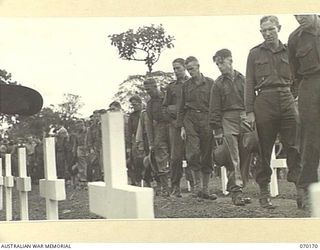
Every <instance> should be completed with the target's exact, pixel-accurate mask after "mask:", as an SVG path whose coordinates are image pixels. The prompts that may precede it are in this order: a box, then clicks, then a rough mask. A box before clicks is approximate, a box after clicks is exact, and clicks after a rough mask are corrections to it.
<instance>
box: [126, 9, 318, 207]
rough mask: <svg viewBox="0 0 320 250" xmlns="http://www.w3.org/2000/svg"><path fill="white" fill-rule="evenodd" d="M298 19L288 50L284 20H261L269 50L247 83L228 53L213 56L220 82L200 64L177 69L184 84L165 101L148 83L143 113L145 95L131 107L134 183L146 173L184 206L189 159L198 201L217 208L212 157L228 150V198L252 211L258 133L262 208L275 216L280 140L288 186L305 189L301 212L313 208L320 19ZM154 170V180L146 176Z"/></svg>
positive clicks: (175, 85)
mask: <svg viewBox="0 0 320 250" xmlns="http://www.w3.org/2000/svg"><path fill="white" fill-rule="evenodd" d="M295 18H296V20H297V21H298V23H299V24H300V26H299V27H298V28H297V29H296V30H295V31H293V32H292V34H291V35H290V37H289V41H288V46H287V45H285V44H284V43H282V42H281V41H280V40H279V38H278V33H279V32H280V30H281V25H280V23H279V20H278V18H277V17H276V16H264V17H263V18H261V20H260V33H261V34H262V36H263V39H264V41H263V42H262V43H261V44H259V45H257V46H255V47H254V48H252V49H251V50H250V52H249V55H248V58H247V68H246V77H245V76H243V75H242V74H241V73H240V72H238V71H237V70H235V69H233V66H232V64H233V58H232V53H231V51H230V50H228V49H221V50H219V51H217V52H216V53H215V54H214V56H213V63H214V64H216V66H217V67H218V69H219V70H220V72H221V75H220V76H219V77H218V78H217V79H216V81H213V80H212V79H210V78H209V77H206V76H204V75H203V74H202V73H201V71H200V63H199V61H198V60H197V58H195V57H193V56H189V57H188V58H186V59H185V60H184V59H182V58H177V59H175V60H174V61H173V62H172V67H173V70H174V73H175V75H176V80H175V81H174V82H172V83H170V84H169V85H168V86H167V87H166V91H165V95H164V96H162V95H161V91H160V90H159V89H158V87H157V83H156V81H155V80H154V79H152V78H148V79H146V80H145V81H144V90H145V91H146V93H147V94H148V95H149V96H150V99H149V101H148V102H147V104H146V108H145V110H142V101H141V99H140V98H139V96H133V97H131V98H130V100H129V101H130V103H131V105H132V107H133V109H134V111H133V112H132V113H131V114H130V115H129V122H128V127H129V129H128V131H129V132H128V135H129V137H130V141H131V143H130V146H129V147H128V148H129V150H128V153H129V155H130V159H131V161H130V163H131V165H132V167H131V169H132V172H133V173H132V179H133V180H137V182H139V181H140V180H141V178H146V179H148V178H147V177H143V176H142V173H143V174H144V176H148V175H149V176H154V178H155V179H156V181H157V183H158V186H159V190H161V193H162V195H164V196H169V195H174V196H177V197H179V196H181V194H180V180H181V176H182V172H183V171H182V162H183V160H184V159H186V161H187V164H188V170H189V172H191V177H190V175H189V180H190V183H191V186H192V196H194V197H197V198H202V199H209V200H215V199H217V195H215V194H211V193H210V192H209V188H208V183H209V177H210V174H211V172H212V165H213V164H212V163H213V162H214V161H215V160H216V159H215V158H219V157H220V156H219V155H217V154H215V153H213V154H212V152H217V151H218V150H215V149H217V148H221V147H222V145H223V146H224V148H226V149H227V152H228V159H229V160H228V161H226V162H224V165H225V167H226V169H227V176H228V183H227V191H229V192H230V193H231V200H232V203H233V204H234V205H236V206H244V205H246V204H248V203H250V202H251V199H250V197H247V195H245V194H244V193H243V187H244V185H245V183H246V176H247V174H248V169H249V167H248V165H249V164H250V154H251V153H252V152H253V148H254V147H248V145H246V144H247V140H245V138H247V137H246V136H247V135H248V134H250V135H254V134H255V135H256V137H257V139H258V140H257V144H258V147H257V148H258V152H259V155H260V157H259V163H258V164H257V167H256V168H257V169H256V174H255V179H256V182H257V183H258V185H259V189H260V196H259V203H260V205H261V207H263V208H267V209H274V208H275V206H274V205H273V204H272V202H271V200H270V189H269V186H270V179H271V174H272V170H271V167H270V161H271V154H272V150H273V147H274V144H275V141H276V138H277V136H278V135H280V138H281V142H282V144H283V148H284V150H285V153H286V155H287V166H288V174H287V180H288V182H292V183H294V184H295V186H296V190H297V195H296V197H297V206H298V208H301V209H305V208H306V207H308V187H309V185H310V184H311V183H313V182H317V181H318V174H317V170H318V165H319V149H320V18H319V16H318V15H295ZM186 71H187V72H188V73H189V75H190V77H188V76H187V74H186ZM253 132H255V133H253ZM249 144H250V143H249ZM143 150H144V152H143ZM168 163H169V164H168ZM148 165H149V166H151V167H150V168H149V169H151V174H150V173H149V174H147V173H146V171H143V169H148V168H146V167H147V166H148ZM129 168H130V167H129ZM169 174H170V178H168V177H169ZM168 179H170V180H171V189H169V185H168ZM133 184H136V182H134V183H133Z"/></svg>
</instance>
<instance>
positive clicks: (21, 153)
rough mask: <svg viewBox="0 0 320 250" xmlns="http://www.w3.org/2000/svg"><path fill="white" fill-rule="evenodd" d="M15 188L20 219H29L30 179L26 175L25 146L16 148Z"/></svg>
mask: <svg viewBox="0 0 320 250" xmlns="http://www.w3.org/2000/svg"><path fill="white" fill-rule="evenodd" d="M18 169H19V177H17V179H16V180H17V190H18V191H19V196H20V217H21V220H29V209H28V192H29V191H31V179H30V177H28V176H27V163H26V148H18Z"/></svg>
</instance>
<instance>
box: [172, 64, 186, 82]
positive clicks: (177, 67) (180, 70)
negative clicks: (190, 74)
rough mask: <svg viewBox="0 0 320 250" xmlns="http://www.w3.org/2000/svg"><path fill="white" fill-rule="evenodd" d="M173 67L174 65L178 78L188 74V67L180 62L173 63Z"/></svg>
mask: <svg viewBox="0 0 320 250" xmlns="http://www.w3.org/2000/svg"><path fill="white" fill-rule="evenodd" d="M172 67H173V71H174V73H175V75H176V77H177V78H178V79H181V78H183V77H184V76H185V75H186V69H185V67H184V66H183V65H181V64H180V63H173V64H172Z"/></svg>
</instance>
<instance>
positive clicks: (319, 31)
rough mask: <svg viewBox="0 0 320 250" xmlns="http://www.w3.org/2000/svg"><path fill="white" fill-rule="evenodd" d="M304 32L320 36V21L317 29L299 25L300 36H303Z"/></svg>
mask: <svg viewBox="0 0 320 250" xmlns="http://www.w3.org/2000/svg"><path fill="white" fill-rule="evenodd" d="M303 33H309V34H311V35H314V36H320V23H318V25H317V27H316V29H315V30H310V29H303V28H302V27H301V26H300V27H299V30H298V36H300V37H301V36H302V34H303Z"/></svg>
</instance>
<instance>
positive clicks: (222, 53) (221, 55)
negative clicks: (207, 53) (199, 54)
mask: <svg viewBox="0 0 320 250" xmlns="http://www.w3.org/2000/svg"><path fill="white" fill-rule="evenodd" d="M227 57H232V54H231V51H230V50H228V49H221V50H218V51H217V52H216V54H215V55H214V56H213V57H212V59H213V61H214V62H217V61H219V60H224V59H225V58H227Z"/></svg>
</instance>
